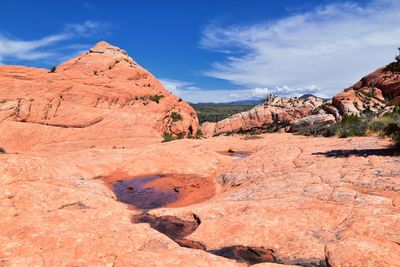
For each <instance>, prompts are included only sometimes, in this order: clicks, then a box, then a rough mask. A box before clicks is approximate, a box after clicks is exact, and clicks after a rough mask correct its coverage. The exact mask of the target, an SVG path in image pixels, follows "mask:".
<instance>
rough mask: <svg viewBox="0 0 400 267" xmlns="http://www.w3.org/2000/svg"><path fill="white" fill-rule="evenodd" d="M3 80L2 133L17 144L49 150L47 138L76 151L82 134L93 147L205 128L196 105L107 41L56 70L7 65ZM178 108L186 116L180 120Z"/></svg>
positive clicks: (0, 88)
mask: <svg viewBox="0 0 400 267" xmlns="http://www.w3.org/2000/svg"><path fill="white" fill-rule="evenodd" d="M0 81H1V85H0V121H1V124H0V132H1V135H2V137H1V139H2V140H3V144H4V140H6V143H7V144H10V149H25V150H29V149H30V148H31V147H34V146H41V147H42V149H43V150H46V149H47V147H46V144H48V143H58V144H60V143H63V144H65V145H63V148H64V149H69V148H72V147H74V146H75V145H77V144H78V143H80V142H82V140H84V142H85V143H86V144H87V145H88V146H89V147H90V146H108V147H109V146H111V147H112V146H117V147H118V146H127V145H129V143H131V144H135V143H143V142H146V141H145V140H146V139H149V138H150V139H159V140H161V135H162V133H164V132H171V133H173V134H175V135H179V134H181V135H187V134H188V133H190V132H191V133H195V132H196V130H197V128H198V120H197V115H196V112H195V111H194V110H193V109H192V107H190V106H189V105H188V104H187V103H185V102H183V101H180V100H179V99H178V98H177V97H176V96H174V95H172V94H171V93H170V92H168V91H167V90H166V89H165V88H164V87H163V86H162V85H161V84H160V82H159V81H157V79H156V78H155V77H154V76H153V75H151V74H150V73H149V72H148V71H146V70H145V69H143V68H142V67H140V66H139V65H138V64H137V63H136V62H135V61H133V60H132V59H131V58H130V57H129V56H128V55H127V53H126V52H125V51H124V50H122V49H120V48H117V47H114V46H112V45H110V44H108V43H106V42H100V43H98V44H97V45H96V46H94V47H93V48H92V49H91V50H90V51H88V52H87V53H84V54H82V55H80V56H78V57H77V58H74V59H71V60H69V61H68V62H66V63H64V64H61V65H60V66H57V68H56V70H55V72H53V73H50V72H49V71H48V70H46V69H38V68H27V67H19V66H0ZM157 96H161V98H160V99H159V100H158V98H157ZM156 101H158V102H159V103H157V102H156ZM172 112H176V113H179V114H180V115H181V116H182V120H178V121H173V119H172V118H171V117H172ZM16 135H18V137H19V138H15V136H16ZM132 138H136V140H134V141H133V140H131V139H132ZM89 140H91V141H89ZM66 144H69V145H66ZM78 146H79V145H78Z"/></svg>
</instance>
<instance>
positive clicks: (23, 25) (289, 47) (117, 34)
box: [0, 0, 400, 102]
mask: <svg viewBox="0 0 400 267" xmlns="http://www.w3.org/2000/svg"><path fill="white" fill-rule="evenodd" d="M1 7H2V8H1V10H0V64H7V65H27V66H37V67H46V68H48V67H50V66H53V65H57V64H59V63H61V62H63V61H65V60H67V59H69V58H71V57H74V56H76V55H77V54H79V53H81V52H83V51H85V50H87V49H88V48H90V47H91V46H93V45H94V44H95V43H96V42H98V41H101V40H105V41H108V42H109V43H111V44H113V45H116V46H119V47H121V48H123V49H125V50H126V51H127V52H128V53H129V55H130V56H131V57H132V58H133V59H134V60H136V61H137V62H138V63H139V64H141V65H142V66H143V67H145V68H147V69H148V70H149V71H151V72H152V73H153V74H154V75H155V76H157V77H158V78H159V79H160V80H161V81H162V82H163V84H164V85H165V86H166V87H167V88H168V89H170V90H171V91H172V92H173V93H175V94H177V95H179V96H181V97H182V98H184V99H185V100H188V101H192V102H205V101H216V102H220V101H221V102H226V101H236V100H239V99H250V98H261V97H263V96H264V95H265V94H266V93H269V92H272V93H275V94H278V95H281V96H298V95H301V94H304V93H314V94H316V95H319V96H323V97H330V96H332V95H334V94H335V93H336V92H338V91H340V90H342V89H344V88H345V87H347V86H349V85H351V84H353V83H354V82H356V81H357V80H358V79H359V78H361V76H363V75H364V74H366V73H369V72H371V71H373V70H375V69H376V68H378V67H380V66H382V65H384V64H387V63H388V62H390V61H392V60H393V58H394V56H395V54H396V52H397V49H396V48H397V47H399V46H400V26H399V25H400V1H398V0H370V1H356V0H354V1H321V0H319V1H316V0H309V1H299V0H282V1H266V0H247V1H244V0H243V1H238V0H236V1H235V0H230V1H227V0H219V1H216V0H214V1H209V0H201V1H200V0H197V1H195V0H191V1H188V0H169V1H166V0H147V1H127V0H126V1H118V0H114V1H109V0H108V1H103V0H97V1H89V0H87V1H78V0H70V1H54V0H53V1H40V0H38V1H28V0H26V1H18V0H15V1H4V2H3V3H2V4H1Z"/></svg>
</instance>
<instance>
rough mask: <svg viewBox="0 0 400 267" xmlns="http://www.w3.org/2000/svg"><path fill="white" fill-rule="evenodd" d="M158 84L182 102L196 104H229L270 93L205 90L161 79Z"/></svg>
mask: <svg viewBox="0 0 400 267" xmlns="http://www.w3.org/2000/svg"><path fill="white" fill-rule="evenodd" d="M159 80H160V82H161V83H162V84H163V85H164V86H165V88H167V89H168V90H169V91H170V92H172V93H173V94H175V95H177V96H179V97H182V98H183V99H184V100H186V101H189V102H192V103H198V102H230V101H235V100H243V99H262V98H264V97H265V96H266V95H267V94H268V93H270V92H272V91H271V90H270V89H268V88H261V87H255V88H249V89H234V90H227V89H213V90H207V89H202V88H199V87H196V86H194V85H193V83H191V82H185V81H179V80H173V79H166V78H161V79H159Z"/></svg>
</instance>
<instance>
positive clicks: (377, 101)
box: [332, 67, 400, 115]
mask: <svg viewBox="0 0 400 267" xmlns="http://www.w3.org/2000/svg"><path fill="white" fill-rule="evenodd" d="M398 103H400V73H398V72H394V73H393V72H390V71H387V70H386V67H382V68H380V69H378V70H376V71H374V72H373V73H371V74H368V75H367V76H365V77H363V78H362V79H361V80H360V81H358V82H357V83H356V84H354V85H353V86H351V87H349V88H347V89H346V90H344V91H343V92H341V93H339V94H337V95H336V96H334V97H333V99H332V104H333V105H334V106H335V107H337V108H338V109H339V111H340V113H341V114H344V115H346V114H357V115H360V114H362V113H364V112H367V111H371V112H374V113H378V112H380V111H381V110H382V109H384V108H385V107H387V106H393V105H396V104H398Z"/></svg>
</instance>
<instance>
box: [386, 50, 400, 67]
mask: <svg viewBox="0 0 400 267" xmlns="http://www.w3.org/2000/svg"><path fill="white" fill-rule="evenodd" d="M398 49H399V54H398V55H397V56H396V58H395V61H394V62H392V63H390V64H389V65H387V66H386V68H385V71H386V72H400V47H399V48H398Z"/></svg>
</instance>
